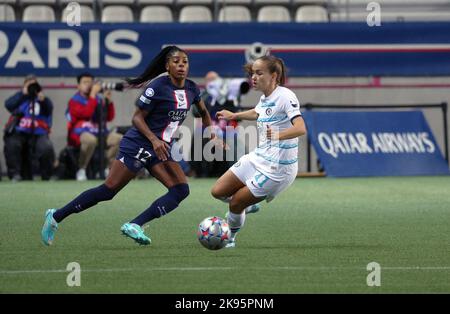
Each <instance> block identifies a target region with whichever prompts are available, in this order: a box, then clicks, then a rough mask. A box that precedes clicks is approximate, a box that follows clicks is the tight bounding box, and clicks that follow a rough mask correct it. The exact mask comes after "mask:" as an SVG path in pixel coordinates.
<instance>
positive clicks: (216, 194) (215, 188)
mask: <svg viewBox="0 0 450 314" xmlns="http://www.w3.org/2000/svg"><path fill="white" fill-rule="evenodd" d="M211 195H212V196H213V197H214V198H217V199H222V198H224V197H226V195H223V191H222V189H221V188H220V187H219V186H218V185H217V184H216V185H214V186H213V188H212V189H211Z"/></svg>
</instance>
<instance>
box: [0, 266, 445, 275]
mask: <svg viewBox="0 0 450 314" xmlns="http://www.w3.org/2000/svg"><path fill="white" fill-rule="evenodd" d="M381 269H382V270H430V271H441V270H450V266H384V267H383V266H382V267H381ZM220 270H264V271H268V270H269V271H273V270H286V271H295V270H298V271H304V270H322V271H326V270H328V271H329V270H364V271H367V270H366V268H365V267H336V266H280V267H279V266H274V267H157V268H109V269H108V268H106V269H81V271H82V272H88V273H111V272H112V273H114V272H153V271H220ZM67 272H68V271H67V270H66V269H41V270H39V269H31V270H0V275H18V274H42V273H67Z"/></svg>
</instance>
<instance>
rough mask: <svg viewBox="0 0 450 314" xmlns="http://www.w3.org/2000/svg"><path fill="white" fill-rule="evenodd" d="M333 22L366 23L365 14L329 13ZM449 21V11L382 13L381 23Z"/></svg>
mask: <svg viewBox="0 0 450 314" xmlns="http://www.w3.org/2000/svg"><path fill="white" fill-rule="evenodd" d="M331 20H332V21H333V22H363V23H366V22H367V12H348V13H346V12H339V13H331ZM431 21H450V10H449V11H447V12H445V11H442V12H409V11H408V12H382V13H381V23H383V22H431Z"/></svg>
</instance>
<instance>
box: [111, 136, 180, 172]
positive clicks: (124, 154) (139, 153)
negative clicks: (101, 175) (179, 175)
mask: <svg viewBox="0 0 450 314" xmlns="http://www.w3.org/2000/svg"><path fill="white" fill-rule="evenodd" d="M116 160H119V161H120V162H122V163H123V164H124V165H125V166H127V168H128V169H129V170H130V171H132V172H134V173H137V172H138V171H139V170H141V169H142V168H143V167H145V168H146V169H147V170H148V171H149V172H150V170H151V168H153V166H154V165H156V164H159V163H160V162H162V160H159V159H158V156H157V155H156V153H155V151H154V150H153V147H152V145H151V144H150V142H148V141H143V140H141V139H132V138H129V137H127V136H124V137H123V138H122V140H121V141H120V147H119V153H118V154H117V157H116ZM167 160H168V161H173V159H172V156H170V150H169V157H168V158H167Z"/></svg>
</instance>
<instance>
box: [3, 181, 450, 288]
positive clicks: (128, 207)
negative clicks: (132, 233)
mask: <svg viewBox="0 0 450 314" xmlns="http://www.w3.org/2000/svg"><path fill="white" fill-rule="evenodd" d="M99 183H100V182H92V181H89V182H84V183H77V182H75V181H67V182H28V183H26V182H24V183H17V184H12V183H10V182H0V200H1V202H0V217H1V228H0V241H1V242H0V292H2V293H11V292H24V293H27V292H39V293H54V292H63V293H91V292H92V293H94V292H95V293H108V292H118V293H122V292H124V293H200V294H201V293H400V292H406V293H412V292H425V293H435V292H438V293H441V292H442V293H449V292H450V232H449V231H450V178H449V177H397V178H361V179H357V178H354V179H313V178H308V179H306V178H301V179H297V180H296V181H295V183H294V184H293V186H291V187H290V188H289V189H288V190H287V191H285V192H283V193H282V194H281V195H279V197H277V198H276V199H275V200H274V201H272V202H271V203H269V204H267V203H263V204H262V206H263V208H262V210H261V211H260V212H259V213H257V214H252V215H249V216H247V221H246V226H245V228H244V229H243V230H242V232H241V233H240V234H239V235H238V238H237V240H238V242H237V247H236V248H235V249H231V250H226V249H223V250H220V251H208V250H206V249H205V248H203V247H202V246H201V245H200V244H199V242H198V241H197V238H196V228H197V225H198V223H199V222H200V221H201V220H202V219H203V218H205V217H208V216H212V215H218V216H222V217H223V216H224V214H225V211H226V206H225V204H223V203H221V202H219V201H217V200H214V199H213V198H212V197H211V196H210V193H209V191H210V188H211V186H212V184H213V183H214V180H212V179H191V180H190V188H191V194H190V196H189V197H188V199H186V200H185V201H184V202H183V203H182V204H181V206H180V207H179V208H178V209H176V210H175V211H174V212H173V213H171V214H170V215H168V216H166V217H164V218H162V219H158V220H155V221H153V222H152V223H151V224H150V226H149V228H148V229H146V232H148V233H149V234H150V235H151V237H152V240H153V243H152V244H151V245H150V246H147V247H144V246H138V245H136V244H135V243H134V242H133V241H131V240H130V239H127V238H124V237H122V236H121V235H120V231H119V228H120V226H121V225H122V223H124V222H126V221H129V220H131V219H132V218H134V217H135V216H136V215H137V214H138V213H140V212H141V211H142V210H143V209H145V208H147V206H148V205H149V204H150V203H151V202H152V200H154V199H155V198H156V197H158V196H159V195H162V194H163V193H165V189H164V187H163V186H162V185H161V184H160V183H158V182H157V181H156V180H138V181H133V182H131V183H130V184H129V185H128V186H127V187H126V188H125V189H124V190H123V191H121V192H120V193H119V194H118V195H117V196H116V197H115V198H114V199H113V200H112V201H109V202H104V203H100V204H99V205H97V206H96V207H94V208H91V209H89V210H87V211H85V212H83V213H82V214H78V215H73V216H71V217H69V218H68V219H67V220H65V221H64V222H63V223H62V224H60V228H59V231H58V233H57V235H56V241H55V244H54V245H53V246H52V247H45V246H44V245H43V244H42V243H41V240H40V230H41V227H42V222H43V215H44V211H45V209H46V208H51V207H60V206H62V205H64V204H65V203H67V202H68V201H69V200H71V199H72V198H73V197H75V196H76V195H78V194H79V193H80V192H82V191H83V190H85V189H87V188H90V187H94V186H96V185H98V184H99ZM70 262H77V263H79V264H80V266H81V286H79V287H69V286H68V285H67V283H66V278H67V276H68V274H69V271H67V270H66V267H67V264H68V263H70ZM370 262H377V263H378V264H380V266H381V271H380V274H381V286H375V287H369V286H368V285H367V276H368V275H369V273H370V271H368V270H367V264H368V263H370Z"/></svg>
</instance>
